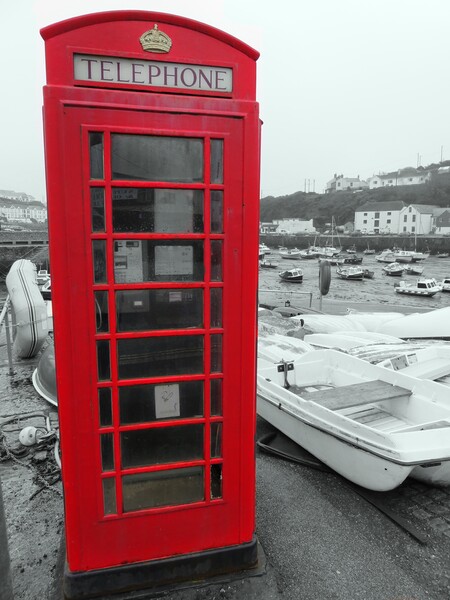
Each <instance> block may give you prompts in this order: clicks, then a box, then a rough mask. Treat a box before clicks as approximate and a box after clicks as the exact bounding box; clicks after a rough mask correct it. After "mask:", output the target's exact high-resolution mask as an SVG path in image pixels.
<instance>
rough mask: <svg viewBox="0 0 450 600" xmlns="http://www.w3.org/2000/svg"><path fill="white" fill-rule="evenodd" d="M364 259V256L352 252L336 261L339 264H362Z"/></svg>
mask: <svg viewBox="0 0 450 600" xmlns="http://www.w3.org/2000/svg"><path fill="white" fill-rule="evenodd" d="M362 261H363V257H362V256H358V255H357V254H352V255H351V256H343V257H342V258H340V259H338V260H337V261H336V263H337V264H338V265H360V264H361V263H362Z"/></svg>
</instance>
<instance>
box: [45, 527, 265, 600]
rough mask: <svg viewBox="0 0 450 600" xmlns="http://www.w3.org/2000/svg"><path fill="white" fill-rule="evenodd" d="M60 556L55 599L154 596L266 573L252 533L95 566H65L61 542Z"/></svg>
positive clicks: (128, 599) (260, 550)
mask: <svg viewBox="0 0 450 600" xmlns="http://www.w3.org/2000/svg"><path fill="white" fill-rule="evenodd" d="M60 558H61V560H60V568H59V573H58V575H57V579H58V580H59V582H58V581H55V584H56V585H55V590H54V592H55V593H54V594H53V598H54V600H56V599H57V600H84V599H86V600H87V599H89V598H99V597H100V598H109V597H110V596H111V595H113V597H114V599H115V600H116V599H117V600H133V599H135V600H137V599H138V598H140V599H141V598H153V597H155V596H159V595H161V594H164V593H167V592H168V591H171V592H174V591H176V590H178V589H189V588H198V587H202V586H205V585H212V584H215V583H216V584H218V583H222V584H223V583H225V582H231V581H235V580H238V579H244V578H248V577H254V576H260V575H263V574H264V573H265V557H264V553H263V551H262V548H261V546H260V545H259V543H258V541H257V538H256V536H255V537H254V538H253V540H252V541H251V542H249V543H247V544H242V545H239V546H231V547H227V548H217V549H214V550H207V551H205V552H198V553H195V554H188V555H181V556H176V557H171V558H168V559H162V560H154V561H148V562H144V563H136V564H131V565H123V566H119V567H114V568H109V569H99V570H95V571H86V572H77V573H73V572H71V571H69V569H68V566H67V563H66V562H65V544H64V543H62V548H61V556H60Z"/></svg>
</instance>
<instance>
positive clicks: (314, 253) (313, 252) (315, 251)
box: [300, 246, 319, 260]
mask: <svg viewBox="0 0 450 600" xmlns="http://www.w3.org/2000/svg"><path fill="white" fill-rule="evenodd" d="M318 257H319V248H317V246H310V247H309V248H307V249H306V250H300V258H303V259H305V260H308V259H313V258H318Z"/></svg>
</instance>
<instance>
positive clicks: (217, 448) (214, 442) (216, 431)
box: [211, 423, 222, 458]
mask: <svg viewBox="0 0 450 600" xmlns="http://www.w3.org/2000/svg"><path fill="white" fill-rule="evenodd" d="M221 456H222V423H211V458H220V457H221Z"/></svg>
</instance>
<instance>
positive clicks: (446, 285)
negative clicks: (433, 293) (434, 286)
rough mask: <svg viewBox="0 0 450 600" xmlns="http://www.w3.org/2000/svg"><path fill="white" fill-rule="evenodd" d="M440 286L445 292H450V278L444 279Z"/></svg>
mask: <svg viewBox="0 0 450 600" xmlns="http://www.w3.org/2000/svg"><path fill="white" fill-rule="evenodd" d="M440 286H441V288H442V291H443V292H450V277H444V279H443V280H442V281H441V282H440Z"/></svg>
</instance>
